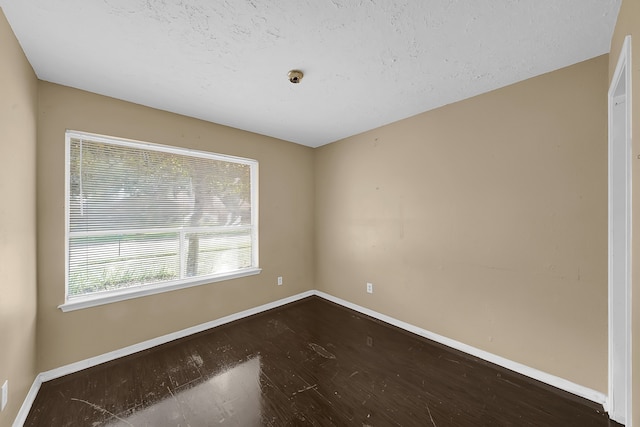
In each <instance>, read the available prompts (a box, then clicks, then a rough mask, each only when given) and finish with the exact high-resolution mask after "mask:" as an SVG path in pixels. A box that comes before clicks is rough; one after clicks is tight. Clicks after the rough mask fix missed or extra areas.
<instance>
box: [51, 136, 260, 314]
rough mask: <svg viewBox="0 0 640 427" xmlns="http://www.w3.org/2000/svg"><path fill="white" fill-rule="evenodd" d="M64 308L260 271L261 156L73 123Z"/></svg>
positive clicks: (68, 138) (69, 146)
mask: <svg viewBox="0 0 640 427" xmlns="http://www.w3.org/2000/svg"><path fill="white" fill-rule="evenodd" d="M66 149H67V189H66V207H67V212H66V221H67V224H66V232H67V238H66V243H67V248H66V302H65V304H63V305H62V306H60V308H61V309H62V310H64V311H67V310H73V309H78V308H84V307H89V306H93V305H99V304H104V303H107V302H112V301H118V300H122V299H128V298H132V297H136V296H141V295H148V294H152V293H157V292H162V291H166V290H173V289H177V288H182V287H186V286H193V285H198V284H203V283H210V282H212V281H218V280H223V279H229V278H234V277H240V276H245V275H249V274H256V273H258V272H259V271H260V270H259V268H258V221H257V219H258V209H257V206H258V204H257V194H258V191H257V174H258V163H257V162H256V161H255V160H250V159H242V158H236V157H229V156H223V155H219V154H212V153H205V152H200V151H193V150H187V149H182V148H175V147H168V146H162V145H156V144H149V143H142V142H136V141H130V140H124V139H118V138H111V137H105V136H99V135H92V134H87V133H80V132H72V131H67V133H66Z"/></svg>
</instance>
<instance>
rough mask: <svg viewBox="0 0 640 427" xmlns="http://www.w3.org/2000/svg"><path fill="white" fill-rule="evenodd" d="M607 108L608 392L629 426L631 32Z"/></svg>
mask: <svg viewBox="0 0 640 427" xmlns="http://www.w3.org/2000/svg"><path fill="white" fill-rule="evenodd" d="M608 108H609V114H608V116H609V280H608V282H609V284H608V287H609V396H608V401H607V404H608V405H607V406H608V412H609V416H610V417H611V419H613V420H615V421H618V422H620V423H623V424H626V425H627V427H630V426H631V422H632V418H631V227H632V222H631V201H632V199H631V158H632V151H631V36H627V37H626V38H625V40H624V43H623V47H622V51H621V53H620V57H619V59H618V64H617V66H616V70H615V73H614V75H613V79H612V81H611V86H610V88H609V94H608Z"/></svg>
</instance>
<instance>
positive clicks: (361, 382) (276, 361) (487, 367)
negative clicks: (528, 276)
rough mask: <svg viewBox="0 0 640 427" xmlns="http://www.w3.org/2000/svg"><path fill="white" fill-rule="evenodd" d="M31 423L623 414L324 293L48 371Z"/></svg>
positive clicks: (481, 422) (325, 422) (400, 422)
mask: <svg viewBox="0 0 640 427" xmlns="http://www.w3.org/2000/svg"><path fill="white" fill-rule="evenodd" d="M25 425H26V426H91V427H94V426H136V427H138V426H182V427H185V426H191V427H200V426H221V425H222V426H242V427H245V426H260V425H263V426H427V427H430V426H433V427H447V426H456V427H458V426H462V427H464V426H473V427H477V426H562V427H567V426H579V427H591V426H593V427H605V426H618V424H616V423H614V422H612V421H609V419H608V417H607V415H606V414H605V413H603V411H602V407H600V406H599V405H596V404H594V403H592V402H589V401H586V400H584V399H581V398H578V397H576V396H574V395H571V394H569V393H566V392H563V391H560V390H557V389H554V388H552V387H550V386H548V385H544V384H541V383H538V382H536V381H534V380H531V379H529V378H527V377H524V376H522V375H519V374H516V373H514V372H511V371H508V370H506V369H504V368H500V367H498V366H495V365H492V364H490V363H487V362H484V361H482V360H479V359H476V358H474V357H471V356H469V355H466V354H463V353H461V352H458V351H455V350H451V349H449V348H447V347H444V346H442V345H439V344H436V343H433V342H431V341H429V340H426V339H424V338H421V337H417V336H415V335H412V334H410V333H407V332H405V331H402V330H400V329H397V328H395V327H393V326H390V325H387V324H385V323H382V322H379V321H377V320H374V319H370V318H368V317H366V316H363V315H361V314H359V313H356V312H354V311H351V310H348V309H346V308H343V307H340V306H337V305H335V304H333V303H330V302H327V301H325V300H323V299H320V298H317V297H312V298H307V299H305V300H302V301H298V302H296V303H293V304H289V305H286V306H284V307H280V308H278V309H274V310H271V311H268V312H265V313H262V314H259V315H256V316H252V317H249V318H247V319H242V320H239V321H236V322H233V323H230V324H227V325H224V326H220V327H218V328H215V329H212V330H209V331H206V332H202V333H200V334H196V335H193V336H190V337H187V338H184V339H180V340H177V341H173V342H171V343H168V344H165V345H162V346H158V347H155V348H152V349H150V350H146V351H143V352H140V353H136V354H134V355H131V356H127V357H125V358H122V359H119V360H116V361H113V362H109V363H105V364H103V365H100V366H96V367H93V368H90V369H86V370H84V371H81V372H78V373H75V374H71V375H67V376H65V377H62V378H59V379H56V380H52V381H49V382H46V383H44V384H43V385H42V387H41V389H40V392H39V393H38V396H37V398H36V400H35V402H34V404H33V407H32V409H31V412H30V413H29V416H28V419H27V422H26V424H25Z"/></svg>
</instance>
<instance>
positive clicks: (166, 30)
mask: <svg viewBox="0 0 640 427" xmlns="http://www.w3.org/2000/svg"><path fill="white" fill-rule="evenodd" d="M0 6H1V7H2V9H3V10H4V12H5V15H6V16H7V19H8V20H9V23H10V25H11V27H12V28H13V30H14V32H15V34H16V36H17V37H18V40H19V42H20V44H21V45H22V48H23V49H24V51H25V54H26V55H27V58H28V59H29V61H30V62H31V64H32V66H33V68H34V70H35V72H36V74H37V75H38V77H39V78H40V79H42V80H46V81H50V82H54V83H59V84H62V85H66V86H71V87H76V88H80V89H84V90H88V91H91V92H95V93H99V94H103V95H107V96H111V97H115V98H119V99H124V100H127V101H131V102H135V103H139V104H143V105H148V106H151V107H155V108H159V109H162V110H167V111H172V112H175V113H180V114H184V115H187V116H192V117H196V118H200V119H204V120H208V121H211V122H215V123H221V124H225V125H228V126H233V127H236V128H240V129H245V130H248V131H252V132H257V133H260V134H264V135H269V136H274V137H277V138H281V139H284V140H287V141H292V142H296V143H299V144H304V145H308V146H312V147H316V146H320V145H323V144H327V143H330V142H333V141H336V140H339V139H342V138H345V137H347V136H351V135H354V134H357V133H360V132H363V131H366V130H369V129H372V128H375V127H378V126H381V125H384V124H387V123H391V122H394V121H396V120H399V119H402V118H406V117H409V116H412V115H415V114H418V113H421V112H424V111H427V110H430V109H433V108H436V107H439V106H442V105H445V104H450V103H452V102H455V101H458V100H461V99H464V98H468V97H470V96H474V95H477V94H480V93H483V92H487V91H490V90H492V89H496V88H499V87H502V86H505V85H508V84H511V83H514V82H517V81H520V80H524V79H527V78H529V77H532V76H535V75H539V74H542V73H545V72H549V71H553V70H556V69H558V68H562V67H565V66H567V65H571V64H574V63H577V62H580V61H583V60H586V59H589V58H593V57H595V56H598V55H601V54H604V53H607V52H608V51H609V46H610V39H611V34H612V31H613V27H614V25H615V20H616V17H617V13H618V9H619V7H620V0H0ZM293 68H299V69H301V70H302V71H304V73H305V77H304V79H303V80H302V82H301V83H300V84H298V85H292V84H291V83H289V81H288V80H287V72H288V71H289V70H290V69H293Z"/></svg>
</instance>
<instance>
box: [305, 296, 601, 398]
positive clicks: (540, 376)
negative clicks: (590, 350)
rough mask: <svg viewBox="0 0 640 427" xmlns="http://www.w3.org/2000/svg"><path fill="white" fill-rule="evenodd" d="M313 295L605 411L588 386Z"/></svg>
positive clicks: (334, 299) (361, 309)
mask: <svg viewBox="0 0 640 427" xmlns="http://www.w3.org/2000/svg"><path fill="white" fill-rule="evenodd" d="M315 295H317V296H319V297H321V298H324V299H326V300H328V301H332V302H335V303H336V304H339V305H341V306H343V307H346V308H350V309H352V310H355V311H357V312H360V313H362V314H366V315H367V316H371V317H373V318H375V319H378V320H382V321H383V322H386V323H389V324H391V325H393V326H397V327H398V328H401V329H404V330H406V331H409V332H411V333H414V334H416V335H420V336H421V337H425V338H428V339H430V340H432V341H435V342H437V343H440V344H443V345H446V346H447V347H451V348H454V349H456V350H460V351H462V352H464V353H467V354H470V355H472V356H475V357H477V358H480V359H482V360H486V361H487V362H491V363H493V364H495V365H498V366H502V367H503V368H507V369H509V370H511V371H515V372H517V373H519V374H522V375H525V376H527V377H529V378H533V379H534V380H538V381H540V382H543V383H545V384H548V385H551V386H553V387H556V388H559V389H561V390H564V391H568V392H569V393H572V394H575V395H577V396H580V397H583V398H585V399H587V400H591V401H593V402H595V403H598V404H600V405H603V407H604V408H605V410H607V409H608V408H607V407H606V404H607V397H606V396H605V395H604V394H602V393H600V392H599V391H596V390H592V389H590V388H588V387H584V386H581V385H579V384H576V383H573V382H571V381H568V380H565V379H564V378H560V377H557V376H555V375H551V374H548V373H546V372H543V371H540V370H538V369H535V368H531V367H529V366H526V365H523V364H521V363H518V362H514V361H512V360H509V359H505V358H504V357H501V356H498V355H495V354H493V353H489V352H487V351H484V350H480V349H479V348H475V347H472V346H470V345H467V344H464V343H461V342H459V341H456V340H452V339H450V338H447V337H444V336H442V335H438V334H436V333H434V332H430V331H427V330H426V329H422V328H419V327H417V326H414V325H412V324H410V323H406V322H403V321H401V320H398V319H395V318H393V317H389V316H387V315H384V314H381V313H378V312H376V311H373V310H370V309H368V308H366V307H362V306H359V305H357V304H353V303H350V302H349V301H345V300H343V299H340V298H337V297H334V296H333V295H329V294H327V293H325V292H321V291H315Z"/></svg>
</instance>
